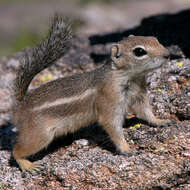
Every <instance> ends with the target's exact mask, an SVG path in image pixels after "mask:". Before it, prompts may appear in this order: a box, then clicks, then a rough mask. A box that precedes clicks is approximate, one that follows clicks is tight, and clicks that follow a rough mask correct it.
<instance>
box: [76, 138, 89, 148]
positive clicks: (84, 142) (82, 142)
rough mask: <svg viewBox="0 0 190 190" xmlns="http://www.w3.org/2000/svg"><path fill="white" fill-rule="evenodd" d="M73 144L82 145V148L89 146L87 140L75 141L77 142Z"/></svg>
mask: <svg viewBox="0 0 190 190" xmlns="http://www.w3.org/2000/svg"><path fill="white" fill-rule="evenodd" d="M75 143H76V144H77V145H82V146H87V145H88V144H89V142H88V140H86V139H80V140H77V141H75Z"/></svg>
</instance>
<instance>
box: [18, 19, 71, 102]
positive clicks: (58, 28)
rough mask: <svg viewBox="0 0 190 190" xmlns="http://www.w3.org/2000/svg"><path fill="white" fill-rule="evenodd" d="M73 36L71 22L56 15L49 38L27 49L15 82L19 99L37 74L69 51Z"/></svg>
mask: <svg viewBox="0 0 190 190" xmlns="http://www.w3.org/2000/svg"><path fill="white" fill-rule="evenodd" d="M71 38H72V32H71V22H70V21H68V20H66V19H65V18H62V17H60V16H57V15H56V16H55V17H54V19H53V24H52V27H51V30H50V34H49V37H48V39H46V40H45V41H43V42H42V43H41V44H39V45H37V46H35V47H32V48H29V49H27V50H26V51H25V55H24V57H23V59H22V61H21V65H20V68H19V70H18V73H17V77H16V79H15V83H14V96H15V99H16V100H17V101H22V99H23V97H24V96H25V94H26V92H27V89H28V86H29V84H30V82H31V81H32V79H33V78H34V76H35V75H36V74H38V73H39V72H40V71H42V70H44V69H45V68H47V67H49V66H51V65H52V64H53V63H54V62H55V61H56V60H57V59H59V58H60V57H61V56H63V55H64V54H65V53H66V52H67V51H68V49H69V47H70V44H71Z"/></svg>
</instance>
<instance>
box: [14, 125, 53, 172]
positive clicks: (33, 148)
mask: <svg viewBox="0 0 190 190" xmlns="http://www.w3.org/2000/svg"><path fill="white" fill-rule="evenodd" d="M53 137H54V134H53V132H51V131H47V128H45V126H40V127H37V126H35V127H31V126H30V127H25V128H23V129H22V130H21V131H20V133H19V136H18V139H17V143H16V145H15V147H14V149H13V156H14V158H15V160H16V161H17V163H18V164H19V167H20V168H21V169H22V171H29V172H31V173H32V172H34V171H37V170H39V169H40V168H41V167H40V166H39V165H36V164H35V163H32V162H30V161H29V160H27V159H26V157H27V156H30V155H33V154H35V153H37V152H39V151H40V150H42V149H43V148H44V147H46V146H47V145H48V144H49V143H50V142H51V141H52V140H53Z"/></svg>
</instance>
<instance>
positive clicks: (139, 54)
mask: <svg viewBox="0 0 190 190" xmlns="http://www.w3.org/2000/svg"><path fill="white" fill-rule="evenodd" d="M133 53H134V55H135V56H137V57H142V56H143V55H146V54H147V52H146V51H145V50H144V49H143V48H140V47H137V48H135V49H134V50H133Z"/></svg>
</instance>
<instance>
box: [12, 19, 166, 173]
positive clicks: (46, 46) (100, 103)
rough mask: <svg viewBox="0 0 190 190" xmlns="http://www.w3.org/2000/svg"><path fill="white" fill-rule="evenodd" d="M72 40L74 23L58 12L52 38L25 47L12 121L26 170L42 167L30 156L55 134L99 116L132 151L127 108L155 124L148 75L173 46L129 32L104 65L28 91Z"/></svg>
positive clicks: (21, 163) (18, 155)
mask: <svg viewBox="0 0 190 190" xmlns="http://www.w3.org/2000/svg"><path fill="white" fill-rule="evenodd" d="M70 45H71V26H70V23H68V22H65V21H64V20H63V19H62V18H60V17H55V18H54V22H53V25H52V28H51V32H50V36H49V38H48V39H47V40H45V41H44V42H42V43H41V44H40V45H37V46H35V47H33V48H30V49H28V50H27V51H26V53H25V56H24V58H23V63H22V64H21V66H20V68H19V71H18V74H17V77H16V80H15V85H14V97H15V104H14V106H13V122H14V124H15V125H16V126H17V128H18V131H19V133H18V138H17V142H16V145H15V146H14V149H13V156H14V158H15V159H16V161H17V163H18V164H19V166H20V168H21V169H22V170H23V171H29V172H33V171H36V170H38V169H39V168H40V166H39V165H36V164H35V163H32V162H30V161H29V160H27V159H26V157H28V156H30V155H33V154H35V153H37V152H39V151H40V150H42V149H43V148H45V147H46V146H48V145H49V144H50V143H51V142H52V140H53V139H54V138H55V137H57V136H61V135H66V134H67V133H70V132H74V131H76V130H78V129H80V128H81V127H85V126H88V125H90V124H92V123H94V122H98V123H99V124H100V125H102V126H103V127H104V129H105V131H106V132H107V133H108V135H109V136H110V138H111V140H112V141H113V142H114V144H115V146H116V148H117V150H118V151H119V152H121V153H126V152H129V151H130V148H129V145H128V144H127V142H126V140H125V138H124V134H123V129H122V126H123V122H124V117H125V114H126V112H132V113H134V114H136V115H137V117H139V118H141V119H144V120H146V121H148V122H149V123H151V124H155V125H162V124H164V123H165V122H166V121H163V120H159V119H157V118H155V116H154V114H153V113H152V110H151V108H150V105H149V100H148V96H147V95H146V83H145V76H146V74H147V73H148V72H150V71H152V70H154V69H157V68H159V67H161V66H162V65H163V64H164V63H166V61H167V58H168V56H169V52H168V50H167V49H166V48H164V47H163V46H162V45H161V44H160V43H159V42H158V40H157V39H156V38H154V37H143V36H129V37H128V38H127V39H126V40H123V41H121V42H119V43H118V44H115V45H113V46H112V48H111V55H110V58H109V59H108V60H107V63H106V64H104V65H102V66H101V67H99V68H97V69H95V70H93V71H90V72H85V73H80V74H75V75H73V76H71V77H67V78H60V79H57V80H54V81H51V82H49V83H46V84H44V85H41V86H40V87H39V88H37V89H34V90H31V91H28V86H29V84H30V82H31V80H32V79H33V77H34V76H35V75H36V74H37V73H39V72H40V71H42V70H43V69H45V68H47V67H49V66H50V65H52V64H53V63H54V62H55V61H56V60H57V59H59V58H60V57H61V56H63V55H65V54H66V53H67V51H68V49H69V47H70Z"/></svg>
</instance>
